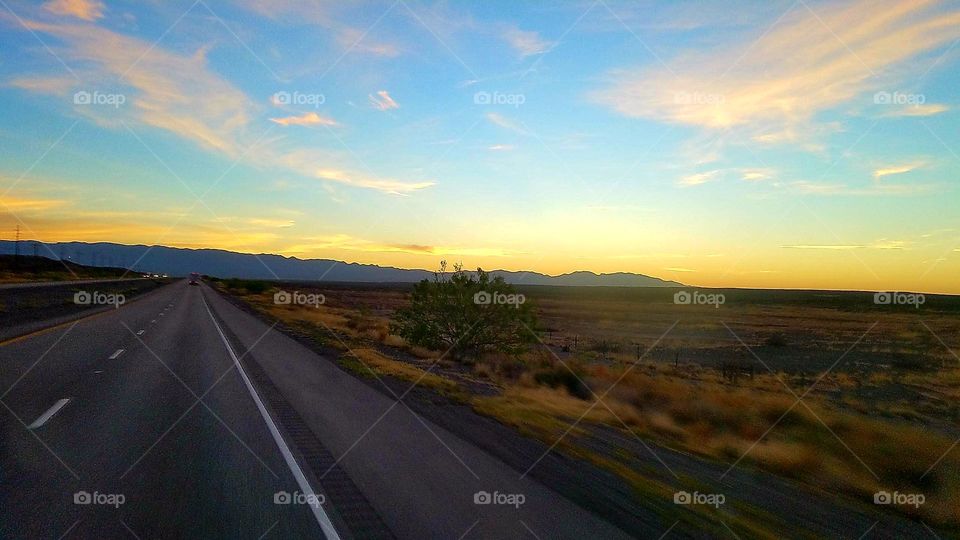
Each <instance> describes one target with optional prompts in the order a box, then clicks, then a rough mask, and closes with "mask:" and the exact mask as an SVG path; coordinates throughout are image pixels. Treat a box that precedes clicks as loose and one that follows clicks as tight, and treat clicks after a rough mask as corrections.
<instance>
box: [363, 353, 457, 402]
mask: <svg viewBox="0 0 960 540" xmlns="http://www.w3.org/2000/svg"><path fill="white" fill-rule="evenodd" d="M346 354H347V355H349V356H352V357H354V358H356V359H358V360H359V361H360V362H361V364H362V365H363V366H364V367H365V368H366V369H368V370H373V371H374V372H375V373H377V374H378V375H389V376H391V377H396V378H398V379H402V380H405V381H409V382H411V383H417V385H418V386H424V387H428V388H433V389H435V390H440V391H443V392H455V391H457V390H458V388H459V387H458V386H457V384H456V383H455V382H453V381H451V380H450V379H446V378H443V377H441V376H439V375H437V374H435V373H431V372H428V371H425V370H423V369H420V368H419V367H417V366H414V365H412V364H409V363H407V362H400V361H398V360H394V359H392V358H388V357H386V356H384V355H383V354H381V353H380V352H378V351H375V350H373V349H351V350H350V351H348V352H347V353H346ZM366 374H369V371H367V372H366Z"/></svg>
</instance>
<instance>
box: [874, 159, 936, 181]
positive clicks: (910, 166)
mask: <svg viewBox="0 0 960 540" xmlns="http://www.w3.org/2000/svg"><path fill="white" fill-rule="evenodd" d="M924 165H925V164H924V163H923V162H917V163H904V164H902V165H888V166H885V167H880V168H879V169H876V170H874V171H873V177H874V178H876V179H878V180H879V179H880V178H883V177H884V176H891V175H894V174H903V173H908V172H910V171H913V170H916V169H919V168H920V167H923V166H924Z"/></svg>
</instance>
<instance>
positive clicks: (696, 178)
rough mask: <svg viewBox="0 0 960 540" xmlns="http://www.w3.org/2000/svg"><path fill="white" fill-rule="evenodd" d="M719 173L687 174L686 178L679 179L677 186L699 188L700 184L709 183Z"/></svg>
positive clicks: (716, 171) (718, 171)
mask: <svg viewBox="0 0 960 540" xmlns="http://www.w3.org/2000/svg"><path fill="white" fill-rule="evenodd" d="M720 172H721V171H720V170H714V171H704V172H699V173H694V174H688V175H687V176H684V177H683V178H681V179H680V181H679V182H678V184H680V185H681V186H699V185H700V184H706V183H707V182H710V181H711V180H713V179H714V178H716V177H717V175H718V174H720Z"/></svg>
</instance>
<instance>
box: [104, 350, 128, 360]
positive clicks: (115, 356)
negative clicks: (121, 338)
mask: <svg viewBox="0 0 960 540" xmlns="http://www.w3.org/2000/svg"><path fill="white" fill-rule="evenodd" d="M124 350H126V349H117V350H116V352H114V353H113V354H111V355H110V358H108V360H116V359H117V358H119V357H120V355H121V354H123V351H124Z"/></svg>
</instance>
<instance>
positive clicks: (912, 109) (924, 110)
mask: <svg viewBox="0 0 960 540" xmlns="http://www.w3.org/2000/svg"><path fill="white" fill-rule="evenodd" d="M949 110H950V107H948V106H946V105H943V104H940V103H930V104H929V105H928V104H923V105H910V106H905V107H902V108H900V109H896V110H894V111H892V112H888V113H886V114H885V115H884V116H934V115H937V114H940V113H945V112H947V111H949Z"/></svg>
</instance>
